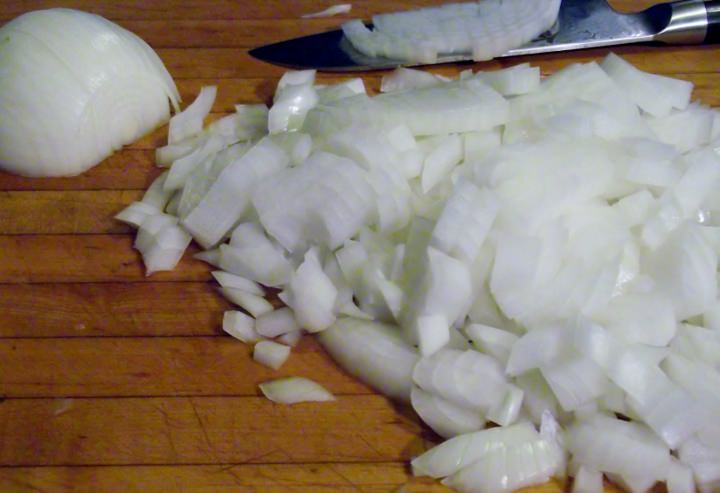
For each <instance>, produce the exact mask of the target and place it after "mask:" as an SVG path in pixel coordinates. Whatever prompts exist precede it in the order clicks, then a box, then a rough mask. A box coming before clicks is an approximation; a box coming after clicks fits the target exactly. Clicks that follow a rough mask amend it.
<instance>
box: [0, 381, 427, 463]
mask: <svg viewBox="0 0 720 493" xmlns="http://www.w3.org/2000/svg"><path fill="white" fill-rule="evenodd" d="M406 414H407V416H406ZM29 430H33V432H32V433H28V431H29ZM0 431H2V436H3V440H2V442H1V443H0V464H3V465H6V466H26V467H27V466H39V465H52V466H60V465H62V466H69V465H122V464H132V465H141V464H142V465H149V464H228V463H254V464H273V463H282V464H288V463H290V464H292V463H303V462H336V463H342V462H390V461H405V460H408V459H410V458H411V457H413V456H415V455H417V454H419V453H421V452H422V451H423V450H425V449H427V448H428V447H429V446H430V445H431V444H432V442H429V441H428V440H426V439H425V438H423V437H422V428H421V427H420V425H419V424H418V422H417V421H416V418H414V417H411V415H410V414H409V413H403V412H399V411H398V409H396V408H395V407H394V406H393V405H391V404H390V403H389V402H388V401H387V400H386V399H385V398H383V397H379V396H376V395H357V396H341V397H339V398H338V400H336V401H334V402H324V403H303V404H296V405H293V406H283V405H277V404H275V403H273V402H270V401H268V400H267V399H265V398H264V397H169V398H156V397H147V398H112V399H102V398H94V399H72V400H67V399H8V400H6V401H5V402H3V403H2V404H0Z"/></svg>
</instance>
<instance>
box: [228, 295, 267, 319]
mask: <svg viewBox="0 0 720 493" xmlns="http://www.w3.org/2000/svg"><path fill="white" fill-rule="evenodd" d="M220 292H221V293H222V295H223V296H224V297H225V298H226V299H227V300H228V301H230V302H232V303H234V304H236V305H237V306H239V307H240V308H242V309H243V310H246V311H247V312H248V313H249V314H250V315H252V316H253V317H255V318H258V317H259V316H261V315H264V314H266V313H270V312H271V311H273V309H274V308H273V306H272V303H270V302H269V301H268V300H266V299H265V298H263V297H262V296H258V295H256V294H252V293H248V292H247V291H243V290H242V289H235V288H220Z"/></svg>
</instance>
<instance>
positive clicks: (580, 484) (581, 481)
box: [572, 466, 605, 493]
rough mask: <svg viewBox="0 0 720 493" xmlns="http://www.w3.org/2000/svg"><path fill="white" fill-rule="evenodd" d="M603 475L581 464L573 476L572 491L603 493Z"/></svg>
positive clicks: (574, 492)
mask: <svg viewBox="0 0 720 493" xmlns="http://www.w3.org/2000/svg"><path fill="white" fill-rule="evenodd" d="M603 491H605V489H604V488H603V475H602V473H601V472H598V471H594V470H592V469H590V468H588V467H586V466H580V468H579V469H578V471H577V473H575V477H574V478H573V485H572V493H603Z"/></svg>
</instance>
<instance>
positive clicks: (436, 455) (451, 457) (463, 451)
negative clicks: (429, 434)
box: [412, 423, 540, 478]
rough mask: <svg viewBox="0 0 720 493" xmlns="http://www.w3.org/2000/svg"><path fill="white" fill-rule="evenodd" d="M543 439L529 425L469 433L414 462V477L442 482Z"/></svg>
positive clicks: (523, 424)
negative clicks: (491, 456) (491, 457)
mask: <svg viewBox="0 0 720 493" xmlns="http://www.w3.org/2000/svg"><path fill="white" fill-rule="evenodd" d="M539 438H540V435H539V434H538V432H537V431H536V430H535V428H534V427H533V426H532V425H531V424H529V423H519V424H516V425H512V426H508V427H497V428H488V429H487V430H482V431H477V432H474V433H466V434H464V435H459V436H456V437H455V438H451V439H450V440H447V441H445V442H443V443H441V444H440V445H438V446H436V447H434V448H432V449H430V450H428V451H427V452H425V453H424V454H423V455H421V456H419V457H417V458H415V459H413V461H412V468H413V474H415V475H416V476H430V477H433V478H442V477H446V476H451V475H453V474H455V473H456V472H458V471H460V470H462V469H464V468H465V467H467V466H469V465H472V464H474V463H476V462H477V461H479V460H480V459H482V458H483V457H484V456H485V455H487V454H488V453H490V452H492V451H493V450H498V449H504V448H507V447H514V446H516V445H519V446H522V445H525V444H528V443H532V442H534V441H536V440H538V439H539Z"/></svg>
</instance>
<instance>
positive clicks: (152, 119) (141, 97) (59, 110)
mask: <svg viewBox="0 0 720 493" xmlns="http://www.w3.org/2000/svg"><path fill="white" fill-rule="evenodd" d="M0 40H2V41H0V113H2V115H3V117H2V119H0V169H4V170H7V171H11V172H13V173H18V174H21V175H26V176H72V175H77V174H79V173H82V172H83V171H85V170H87V169H89V168H90V167H92V166H94V165H95V164H97V163H99V162H100V161H102V160H103V159H105V158H106V157H108V156H109V155H110V154H112V153H113V152H114V151H116V150H118V149H120V148H121V147H122V146H123V145H125V144H129V143H131V142H133V141H135V140H137V139H138V138H139V137H141V136H142V135H144V134H146V133H148V132H149V131H151V130H153V129H154V128H156V127H158V126H159V125H161V124H163V123H165V122H166V121H167V120H168V119H169V118H170V107H169V105H168V99H169V100H170V102H172V104H173V106H174V107H175V109H177V108H178V101H179V100H180V95H179V94H178V91H177V88H176V87H175V83H174V82H173V80H172V78H171V76H170V74H169V73H168V71H167V70H166V69H165V66H164V65H163V63H162V61H161V60H160V58H159V57H158V56H157V54H156V53H155V52H154V51H153V50H152V48H150V47H149V46H148V45H147V44H146V43H145V42H144V41H143V40H141V39H140V38H139V37H138V36H136V35H135V34H133V33H131V32H129V31H127V30H126V29H123V28H121V27H120V26H118V25H117V24H114V23H112V22H110V21H108V20H106V19H104V18H102V17H100V16H97V15H93V14H89V13H86V12H81V11H78V10H71V9H49V10H38V11H34V12H29V13H27V14H24V15H21V16H20V17H17V18H16V19H14V20H12V21H10V22H9V23H7V24H5V25H4V26H2V27H1V28H0Z"/></svg>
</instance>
